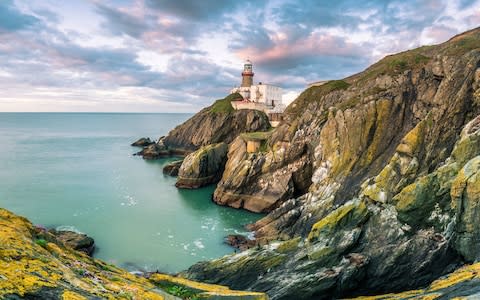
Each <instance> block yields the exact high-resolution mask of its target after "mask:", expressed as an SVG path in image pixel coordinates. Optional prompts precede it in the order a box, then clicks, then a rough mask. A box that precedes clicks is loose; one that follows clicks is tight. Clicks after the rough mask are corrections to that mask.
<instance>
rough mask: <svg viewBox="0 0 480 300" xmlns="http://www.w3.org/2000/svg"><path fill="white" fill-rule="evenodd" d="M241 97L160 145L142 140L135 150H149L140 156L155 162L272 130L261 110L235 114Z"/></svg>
mask: <svg viewBox="0 0 480 300" xmlns="http://www.w3.org/2000/svg"><path fill="white" fill-rule="evenodd" d="M238 97H241V96H240V94H231V95H228V96H227V97H225V98H224V99H219V100H217V101H215V102H214V103H213V104H212V105H211V106H209V107H206V108H204V109H202V110H201V111H200V112H198V113H197V114H195V115H194V116H193V117H191V118H190V119H188V120H187V121H185V122H184V123H183V124H181V125H179V126H177V127H176V128H174V129H173V130H172V131H170V132H169V133H168V135H167V136H165V137H162V138H160V139H159V141H158V142H157V143H151V141H150V139H147V138H141V139H139V140H138V141H136V142H134V143H133V144H132V146H145V148H144V149H143V150H142V151H141V152H139V153H138V154H139V155H142V156H144V158H146V159H154V158H158V157H165V156H169V155H171V154H176V153H181V154H185V153H190V152H193V151H195V150H198V149H199V148H200V147H202V146H208V145H210V144H215V143H221V142H223V143H227V144H228V143H230V142H231V141H233V139H235V138H236V137H237V136H238V135H239V134H241V133H243V132H251V131H264V130H267V129H268V128H270V123H269V122H268V117H267V116H266V115H265V113H263V112H261V111H257V110H234V109H233V107H232V105H231V104H230V102H231V101H233V100H235V99H237V98H238Z"/></svg>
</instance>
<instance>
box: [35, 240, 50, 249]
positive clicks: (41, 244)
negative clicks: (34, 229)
mask: <svg viewBox="0 0 480 300" xmlns="http://www.w3.org/2000/svg"><path fill="white" fill-rule="evenodd" d="M35 244H37V245H39V246H41V247H43V248H47V244H48V242H47V241H46V240H44V239H36V240H35Z"/></svg>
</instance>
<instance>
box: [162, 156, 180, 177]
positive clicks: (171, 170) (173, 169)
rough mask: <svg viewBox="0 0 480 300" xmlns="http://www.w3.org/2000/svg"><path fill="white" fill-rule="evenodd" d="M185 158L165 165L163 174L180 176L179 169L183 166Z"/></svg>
mask: <svg viewBox="0 0 480 300" xmlns="http://www.w3.org/2000/svg"><path fill="white" fill-rule="evenodd" d="M182 163H183V160H176V161H173V162H171V163H168V164H166V165H165V166H164V167H163V174H166V175H169V176H172V177H176V176H178V171H179V170H180V167H181V166H182Z"/></svg>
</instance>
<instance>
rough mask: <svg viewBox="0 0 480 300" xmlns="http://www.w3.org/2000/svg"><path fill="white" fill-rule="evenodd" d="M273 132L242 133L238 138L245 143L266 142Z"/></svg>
mask: <svg viewBox="0 0 480 300" xmlns="http://www.w3.org/2000/svg"><path fill="white" fill-rule="evenodd" d="M272 132H273V131H256V132H246V133H242V134H241V135H240V136H241V137H242V139H244V140H245V141H248V140H250V141H255V140H256V141H262V140H267V139H268V138H270V136H271V135H272Z"/></svg>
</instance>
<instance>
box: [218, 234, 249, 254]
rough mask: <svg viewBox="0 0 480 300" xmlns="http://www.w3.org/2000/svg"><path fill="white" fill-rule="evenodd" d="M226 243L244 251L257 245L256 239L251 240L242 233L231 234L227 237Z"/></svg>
mask: <svg viewBox="0 0 480 300" xmlns="http://www.w3.org/2000/svg"><path fill="white" fill-rule="evenodd" d="M225 244H227V245H229V246H232V247H233V248H236V249H239V250H241V251H243V250H246V249H249V248H252V247H254V246H255V245H256V241H255V240H251V239H249V238H247V237H246V236H244V235H241V234H230V235H227V236H226V237H225Z"/></svg>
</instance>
